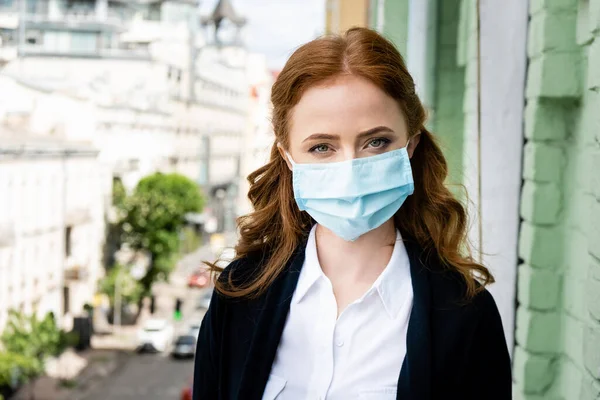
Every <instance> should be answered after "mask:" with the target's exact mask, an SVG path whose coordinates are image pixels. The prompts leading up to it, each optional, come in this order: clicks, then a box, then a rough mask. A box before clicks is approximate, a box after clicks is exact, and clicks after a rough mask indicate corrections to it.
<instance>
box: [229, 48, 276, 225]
mask: <svg viewBox="0 0 600 400" xmlns="http://www.w3.org/2000/svg"><path fill="white" fill-rule="evenodd" d="M247 75H248V80H249V84H250V91H249V98H250V100H249V109H248V128H247V130H246V135H245V137H244V149H245V151H244V152H243V153H242V159H241V162H242V164H241V173H240V184H239V187H240V189H239V196H238V206H237V213H238V215H244V214H247V213H249V212H250V211H251V210H252V207H251V204H250V201H249V200H248V189H249V184H248V179H247V177H248V175H250V173H252V172H254V171H256V170H257V169H258V168H260V167H262V166H263V165H265V164H267V163H268V162H269V159H270V155H271V148H272V146H273V144H274V140H275V135H274V134H273V126H272V124H271V87H272V86H273V82H274V81H275V78H276V75H277V73H275V72H273V71H270V70H269V68H268V67H267V60H266V58H265V56H264V55H256V54H254V55H251V57H250V58H249V59H248V64H247Z"/></svg>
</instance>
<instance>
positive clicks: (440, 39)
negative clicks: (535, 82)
mask: <svg viewBox="0 0 600 400" xmlns="http://www.w3.org/2000/svg"><path fill="white" fill-rule="evenodd" d="M380 1H384V5H385V7H384V21H383V32H382V33H383V34H384V35H385V36H386V37H388V38H389V39H391V40H392V41H393V42H394V44H395V45H396V46H397V47H398V49H399V50H400V52H401V53H402V54H403V55H406V49H407V41H408V4H409V0H372V1H371V3H370V7H371V8H370V15H371V26H372V27H374V28H376V27H377V26H379V25H380V24H379V21H378V19H377V17H378V12H377V9H378V4H379V2H380ZM437 13H438V15H437V16H436V18H437V20H438V24H437V25H438V26H437V34H436V37H435V39H436V43H435V44H432V45H434V46H433V47H434V48H435V62H436V67H435V74H434V76H433V77H432V79H433V84H434V99H433V104H432V106H431V108H430V109H429V110H428V112H429V120H428V123H427V125H428V128H429V129H431V130H432V131H433V132H434V133H435V134H436V136H437V137H438V138H439V140H440V144H441V145H442V148H443V150H444V154H445V156H446V158H447V160H448V165H449V169H450V177H449V183H450V184H461V183H462V170H463V157H464V155H463V153H464V126H465V124H464V122H465V114H464V112H463V108H464V107H463V106H464V95H465V86H466V84H468V82H466V81H465V79H466V75H465V70H466V59H464V60H463V62H462V63H461V62H459V58H460V54H461V52H464V55H465V57H466V55H467V49H468V43H470V41H471V39H472V38H471V37H470V36H468V35H461V34H460V29H459V28H460V27H461V26H462V25H464V26H468V20H467V19H466V18H467V16H465V17H464V18H463V19H461V0H439V1H438V7H437Z"/></svg>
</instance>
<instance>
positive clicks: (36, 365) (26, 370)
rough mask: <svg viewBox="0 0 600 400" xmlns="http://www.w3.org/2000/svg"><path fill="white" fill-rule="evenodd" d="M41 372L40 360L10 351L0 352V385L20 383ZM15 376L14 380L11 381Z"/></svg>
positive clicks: (9, 385)
mask: <svg viewBox="0 0 600 400" xmlns="http://www.w3.org/2000/svg"><path fill="white" fill-rule="evenodd" d="M41 372H42V363H41V362H40V360H38V359H36V358H33V357H27V356H24V355H22V354H15V353H11V352H2V353H0V387H3V386H4V387H12V386H11V385H12V384H13V383H16V384H17V385H21V384H23V383H25V382H27V381H28V380H29V379H31V378H33V377H35V376H37V375H39V374H40V373H41ZM13 378H16V382H13Z"/></svg>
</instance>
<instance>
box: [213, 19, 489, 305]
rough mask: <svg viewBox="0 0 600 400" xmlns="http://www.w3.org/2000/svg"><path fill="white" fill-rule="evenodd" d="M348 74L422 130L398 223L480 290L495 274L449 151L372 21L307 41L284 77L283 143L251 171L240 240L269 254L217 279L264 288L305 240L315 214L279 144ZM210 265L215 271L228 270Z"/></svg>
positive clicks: (470, 289)
mask: <svg viewBox="0 0 600 400" xmlns="http://www.w3.org/2000/svg"><path fill="white" fill-rule="evenodd" d="M343 74H352V75H356V76H360V77H363V78H366V79H368V80H369V81H371V82H373V83H374V84H375V85H377V86H378V87H379V88H381V89H382V90H383V91H384V92H385V93H387V94H388V95H389V96H391V97H392V98H394V99H395V100H396V101H397V102H398V104H399V105H400V106H401V108H402V110H403V112H404V114H405V116H406V120H407V123H408V132H409V137H414V136H415V135H419V134H420V135H421V136H420V141H419V144H418V146H417V147H416V149H415V151H414V154H413V157H412V158H411V166H412V170H413V176H414V181H415V191H414V194H413V195H412V196H409V197H408V199H407V200H406V202H405V203H404V204H403V205H402V207H401V208H400V210H398V212H397V213H396V215H395V217H394V218H395V222H396V226H397V227H398V229H400V232H401V234H402V236H403V238H404V239H407V240H413V241H416V242H417V243H418V244H419V246H420V247H422V248H423V249H424V250H426V251H428V252H430V254H431V252H433V253H434V255H436V256H437V257H438V259H439V260H440V261H441V262H442V264H443V265H445V266H446V267H447V268H449V269H452V270H454V271H456V272H458V273H459V274H460V275H461V276H462V277H463V278H464V281H465V283H466V288H467V289H466V296H467V297H468V298H469V297H472V296H474V295H475V294H476V293H477V292H478V291H480V290H481V289H482V287H483V286H485V285H487V284H488V283H492V282H493V281H494V280H493V277H492V275H491V274H490V272H489V271H488V269H487V268H485V267H484V266H483V265H481V264H479V263H477V262H476V261H475V260H474V259H473V258H472V257H471V256H470V254H469V253H468V251H467V252H466V251H465V249H467V248H468V247H467V246H466V245H467V213H466V210H465V208H464V207H463V205H462V204H461V203H460V202H459V201H458V200H457V199H456V198H455V197H454V196H453V194H452V193H451V192H450V190H448V188H447V187H446V186H445V184H444V181H445V179H446V177H447V175H448V166H447V164H446V160H445V158H444V155H443V154H442V151H441V150H440V147H439V146H438V145H437V143H436V140H435V138H434V136H433V135H432V134H431V133H430V132H428V131H427V130H426V129H425V127H424V123H425V119H426V115H425V109H424V107H423V105H422V104H421V101H420V100H419V98H418V96H417V94H416V92H415V84H414V82H413V79H412V77H411V76H410V74H409V73H408V70H407V68H406V65H405V63H404V60H403V58H402V56H401V55H400V53H399V52H398V50H397V49H396V48H395V47H394V45H393V44H392V43H391V42H389V41H388V40H386V39H385V38H384V37H382V36H381V35H380V34H378V33H377V32H375V31H373V30H370V29H366V28H353V29H350V30H349V31H347V32H346V33H345V34H344V35H342V36H325V37H322V38H319V39H316V40H313V41H311V42H309V43H307V44H305V45H303V46H302V47H300V48H299V49H298V50H296V51H295V52H294V54H292V56H291V57H290V59H289V60H288V62H287V63H286V65H285V67H284V68H283V70H282V71H281V73H280V74H279V76H278V77H277V80H276V82H275V84H274V85H273V89H272V94H271V101H272V103H273V117H272V118H273V129H274V132H275V143H274V144H273V147H272V149H271V157H270V161H269V162H268V163H267V164H266V165H265V166H263V167H261V168H259V169H258V170H256V171H254V172H253V173H251V174H250V175H249V176H248V181H249V182H250V189H249V192H248V198H249V199H250V201H251V203H252V205H253V207H254V211H253V212H252V213H250V214H249V215H246V216H243V217H240V218H239V219H238V227H239V233H240V240H239V242H238V244H237V246H236V253H237V256H236V257H237V258H244V257H251V256H254V255H259V256H261V257H262V256H263V255H267V256H266V257H263V258H262V259H263V260H264V261H263V265H261V267H260V268H259V269H257V270H256V271H254V272H253V273H252V274H251V276H250V277H249V278H247V279H244V281H243V282H235V281H234V280H233V279H231V276H230V277H229V279H219V280H216V282H215V287H216V289H217V290H218V291H219V292H220V293H222V294H223V295H225V296H229V297H255V296H258V295H260V294H262V293H264V292H265V290H266V289H267V288H268V287H269V286H270V285H271V283H272V282H273V281H274V280H275V279H276V278H277V276H278V275H279V274H280V273H281V271H282V270H283V269H284V267H285V265H286V263H287V262H288V261H289V259H290V257H291V256H292V254H293V252H294V250H295V249H296V248H297V247H298V246H299V245H301V243H303V241H304V240H305V238H306V236H307V234H308V233H309V231H310V228H311V227H312V225H313V224H314V221H313V219H312V218H311V217H310V216H309V215H308V214H307V213H306V212H304V211H300V210H299V209H298V207H297V205H296V202H295V200H294V193H293V188H292V173H291V171H290V170H289V169H288V167H287V165H286V163H285V160H284V159H283V158H282V157H281V155H280V153H279V151H278V149H277V143H281V144H282V145H283V146H284V147H285V148H287V147H288V130H289V124H290V112H291V110H292V109H293V107H294V106H295V105H296V104H297V103H298V102H299V100H300V98H301V97H302V94H303V93H304V92H305V91H306V90H307V89H308V88H310V87H313V86H315V85H319V84H321V83H323V82H325V81H327V80H330V79H332V78H334V77H336V76H339V75H343ZM210 265H211V267H212V269H213V271H216V272H219V271H221V269H220V268H218V267H217V266H216V265H214V264H210ZM478 281H479V282H480V283H481V284H480V283H478Z"/></svg>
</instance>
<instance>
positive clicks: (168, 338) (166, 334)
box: [138, 319, 174, 352]
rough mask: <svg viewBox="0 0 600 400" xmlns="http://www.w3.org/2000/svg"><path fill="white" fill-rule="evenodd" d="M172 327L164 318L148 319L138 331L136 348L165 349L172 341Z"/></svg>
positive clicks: (161, 350) (142, 349)
mask: <svg viewBox="0 0 600 400" xmlns="http://www.w3.org/2000/svg"><path fill="white" fill-rule="evenodd" d="M173 334H174V329H173V326H172V325H171V324H169V323H168V322H167V321H166V320H164V319H149V320H148V321H146V322H145V323H144V326H143V327H142V328H141V329H140V330H139V331H138V349H139V350H141V351H144V350H151V351H160V352H163V351H166V350H167V349H168V348H169V346H170V345H171V343H172V342H173Z"/></svg>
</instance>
